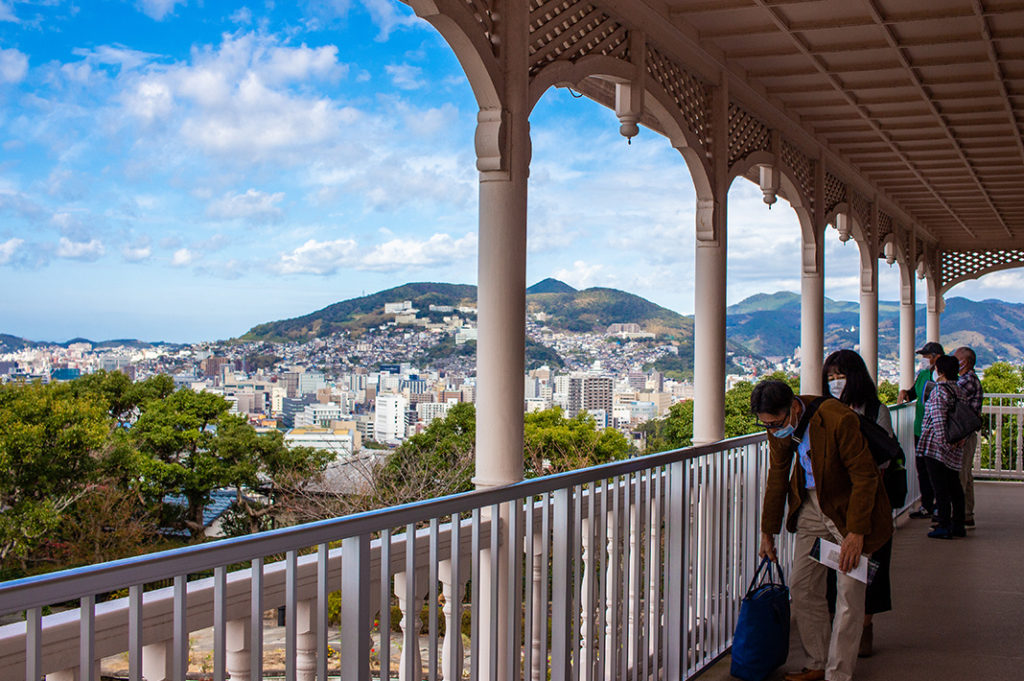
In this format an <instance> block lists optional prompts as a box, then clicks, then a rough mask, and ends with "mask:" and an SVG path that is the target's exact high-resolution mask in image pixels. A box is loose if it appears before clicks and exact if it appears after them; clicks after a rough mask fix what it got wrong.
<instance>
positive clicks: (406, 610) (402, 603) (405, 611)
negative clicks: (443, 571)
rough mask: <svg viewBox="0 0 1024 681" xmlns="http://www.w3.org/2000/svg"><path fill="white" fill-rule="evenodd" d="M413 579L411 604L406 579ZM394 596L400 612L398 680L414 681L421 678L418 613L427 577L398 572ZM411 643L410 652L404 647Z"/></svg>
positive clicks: (420, 630) (424, 596)
mask: <svg viewBox="0 0 1024 681" xmlns="http://www.w3.org/2000/svg"><path fill="white" fill-rule="evenodd" d="M410 578H411V579H413V580H414V584H413V602H412V603H410V602H409V601H408V598H407V597H408V593H407V590H408V583H407V580H408V579H410ZM395 596H397V597H398V609H399V610H401V611H402V621H401V624H400V626H401V628H402V634H403V636H402V646H403V647H402V656H401V659H400V661H399V663H398V678H399V679H401V681H414V680H415V679H420V678H422V673H423V671H422V670H423V658H422V656H421V655H420V644H419V641H420V633H421V632H422V630H423V621H422V620H421V619H420V612H421V611H422V609H423V599H424V598H426V596H427V576H426V574H423V573H422V572H420V573H417V574H414V575H409V574H407V573H405V572H399V573H397V574H396V575H395ZM410 642H412V650H411V651H410V650H407V649H406V646H408V645H410Z"/></svg>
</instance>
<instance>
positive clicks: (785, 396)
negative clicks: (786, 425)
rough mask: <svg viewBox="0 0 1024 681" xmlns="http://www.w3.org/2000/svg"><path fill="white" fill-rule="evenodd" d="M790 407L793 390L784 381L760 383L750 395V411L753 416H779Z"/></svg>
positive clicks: (770, 380) (769, 380) (772, 380)
mask: <svg viewBox="0 0 1024 681" xmlns="http://www.w3.org/2000/svg"><path fill="white" fill-rule="evenodd" d="M792 406H793V389H792V388H790V387H789V384H788V383H786V382H785V381H778V380H774V379H768V380H764V381H761V382H760V383H758V384H757V385H755V386H754V391H753V392H752V393H750V411H751V412H753V413H755V414H781V413H782V412H784V411H787V410H789V409H790V407H792Z"/></svg>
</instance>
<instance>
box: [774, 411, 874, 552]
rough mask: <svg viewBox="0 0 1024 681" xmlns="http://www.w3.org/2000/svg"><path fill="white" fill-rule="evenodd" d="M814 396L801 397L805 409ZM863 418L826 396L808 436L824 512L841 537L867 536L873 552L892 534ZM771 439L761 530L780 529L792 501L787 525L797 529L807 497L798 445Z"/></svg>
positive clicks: (867, 549)
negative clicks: (866, 438)
mask: <svg viewBox="0 0 1024 681" xmlns="http://www.w3.org/2000/svg"><path fill="white" fill-rule="evenodd" d="M815 398H816V396H815V395H801V396H800V400H801V402H803V404H804V408H805V409H806V408H807V406H808V405H810V403H811V402H812V401H814V399H815ZM801 415H802V413H801ZM859 418H860V417H858V416H857V414H856V413H855V412H854V411H853V410H851V409H850V408H849V407H847V406H846V405H844V404H843V403H842V402H840V401H839V400H825V401H823V402H822V403H821V404H820V405H819V406H818V410H817V411H816V412H815V413H814V415H813V416H811V420H810V423H809V424H808V426H807V432H806V433H805V437H809V438H811V469H812V472H813V474H814V483H815V488H816V490H817V492H818V501H819V503H820V504H821V510H822V512H823V513H824V514H825V515H826V516H828V518H829V519H830V520H832V522H834V523H835V524H836V527H837V528H839V531H840V532H841V533H842V534H843V536H845V535H846V533H847V532H855V533H857V534H863V535H864V553H872V552H874V551H877V550H878V549H879V548H881V547H882V545H883V544H885V542H886V541H888V539H889V537H891V536H892V509H891V508H890V506H889V499H888V497H886V494H885V488H884V487H883V486H882V476H881V474H880V473H879V471H878V468H877V467H876V466H875V460H874V459H873V458H872V456H871V450H870V449H868V444H867V441H866V440H865V439H864V436H863V435H861V433H860V421H859ZM768 442H769V455H770V464H769V468H768V484H767V487H766V488H765V494H764V507H763V509H762V514H761V531H762V532H764V533H766V534H772V535H775V534H778V533H779V531H780V530H781V529H782V515H783V511H784V510H785V507H786V503H787V502H788V503H789V514H788V516H787V519H786V529H788V530H789V531H790V532H796V519H797V514H798V513H799V511H800V504H801V503H802V502H803V500H804V499H805V498H806V496H807V488H806V485H805V482H804V473H803V469H802V468H801V467H800V462H799V457H798V456H797V453H796V448H797V446H796V443H795V442H793V440H792V438H786V439H785V440H782V439H780V438H776V437H772V436H771V435H769V436H768ZM794 459H797V460H796V461H795V462H794ZM790 469H792V473H790ZM787 478H788V480H787Z"/></svg>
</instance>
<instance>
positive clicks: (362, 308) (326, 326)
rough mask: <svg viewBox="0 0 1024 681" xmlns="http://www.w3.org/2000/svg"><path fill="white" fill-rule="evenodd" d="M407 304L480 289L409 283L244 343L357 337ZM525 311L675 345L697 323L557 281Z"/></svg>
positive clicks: (634, 299)
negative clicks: (387, 309) (343, 334)
mask: <svg viewBox="0 0 1024 681" xmlns="http://www.w3.org/2000/svg"><path fill="white" fill-rule="evenodd" d="M405 300H408V301H410V302H411V303H412V306H413V307H414V308H416V309H418V310H420V313H419V314H420V316H424V315H426V314H427V311H428V310H429V306H430V305H453V306H457V305H466V304H469V305H475V304H476V287H475V286H470V285H464V284H442V283H428V282H421V283H415V284H405V285H404V286H398V287H396V288H392V289H388V290H386V291H380V292H378V293H374V294H372V295H368V296H363V297H361V298H353V299H351V300H345V301H342V302H340V303H334V304H333V305H329V306H328V307H325V308H323V309H322V310H317V311H316V312H312V313H310V314H308V315H304V316H302V317H295V318H293V319H285V320H281V321H276V322H267V323H265V324H260V325H258V326H254V327H253V328H251V329H250V330H249V331H248V332H247V333H246V334H245V335H243V336H242V337H241V340H246V341H254V340H271V341H274V340H276V341H280V340H297V341H301V340H308V339H310V338H316V337H320V336H327V335H330V334H331V333H335V332H338V331H349V332H355V333H359V332H361V331H363V330H365V329H369V328H373V327H375V326H379V325H381V324H384V323H386V322H389V321H391V320H393V319H394V318H395V315H394V314H385V313H384V305H385V303H399V302H402V301H405ZM526 308H527V312H528V313H530V314H534V315H539V317H538V318H540V319H543V323H544V324H545V325H546V326H547V327H549V328H550V329H552V330H554V331H575V332H604V331H605V330H606V329H607V328H608V326H609V325H611V324H615V323H620V324H629V323H633V324H638V325H639V326H640V327H641V328H642V329H643V330H644V331H647V332H650V333H654V334H658V335H663V336H667V337H671V338H672V339H675V340H677V341H687V340H690V339H692V338H693V320H692V319H691V318H689V317H684V316H683V315H681V314H679V313H677V312H673V311H672V310H669V309H667V308H664V307H661V306H660V305H655V304H654V303H652V302H650V301H648V300H645V299H644V298H641V297H640V296H636V295H633V294H632V293H626V292H625V291H619V290H616V289H611V288H589V289H586V290H583V291H577V290H576V289H574V288H572V287H571V286H569V285H568V284H564V283H562V282H560V281H557V280H555V279H545V280H544V281H542V282H540V283H539V284H536V285H534V286H531V287H530V288H529V289H528V293H527V296H526Z"/></svg>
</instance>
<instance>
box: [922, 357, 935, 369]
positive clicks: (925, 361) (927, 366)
mask: <svg viewBox="0 0 1024 681" xmlns="http://www.w3.org/2000/svg"><path fill="white" fill-rule="evenodd" d="M920 366H921V371H931V370H932V362H931V360H930V359H928V358H927V357H925V358H924V359H922V360H921V365H920Z"/></svg>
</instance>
